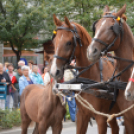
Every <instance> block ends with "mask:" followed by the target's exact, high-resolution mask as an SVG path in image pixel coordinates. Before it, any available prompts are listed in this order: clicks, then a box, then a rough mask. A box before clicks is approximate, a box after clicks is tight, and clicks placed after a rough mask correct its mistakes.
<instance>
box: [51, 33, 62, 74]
mask: <svg viewBox="0 0 134 134" xmlns="http://www.w3.org/2000/svg"><path fill="white" fill-rule="evenodd" d="M62 39H63V34H62V35H61V38H60V40H59V39H58V40H59V43H60V42H61V41H62ZM58 50H59V47H57V50H56V55H58ZM56 61H57V58H54V59H53V62H52V66H51V70H50V72H51V74H52V75H53V76H55V74H56V71H57V69H58V68H57V64H56Z"/></svg>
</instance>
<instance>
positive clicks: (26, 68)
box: [21, 65, 30, 71]
mask: <svg viewBox="0 0 134 134" xmlns="http://www.w3.org/2000/svg"><path fill="white" fill-rule="evenodd" d="M21 70H22V71H24V70H28V71H29V70H30V68H29V66H27V65H24V66H23V67H21Z"/></svg>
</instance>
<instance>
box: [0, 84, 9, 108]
mask: <svg viewBox="0 0 134 134" xmlns="http://www.w3.org/2000/svg"><path fill="white" fill-rule="evenodd" d="M6 93H7V84H6V83H2V82H0V108H1V109H5V108H6Z"/></svg>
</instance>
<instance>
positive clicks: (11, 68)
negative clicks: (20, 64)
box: [7, 63, 14, 73]
mask: <svg viewBox="0 0 134 134" xmlns="http://www.w3.org/2000/svg"><path fill="white" fill-rule="evenodd" d="M7 69H8V72H9V73H13V70H14V67H13V64H12V63H9V64H8V65H7Z"/></svg>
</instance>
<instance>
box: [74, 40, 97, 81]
mask: <svg viewBox="0 0 134 134" xmlns="http://www.w3.org/2000/svg"><path fill="white" fill-rule="evenodd" d="M88 44H90V43H88ZM82 45H83V46H82V47H80V51H79V56H76V66H80V67H85V66H88V65H90V64H92V63H91V62H89V60H88V58H87V47H88V45H85V44H84V43H83V42H82ZM97 65H98V64H95V65H93V67H91V68H90V69H88V70H87V71H86V72H85V73H83V74H82V75H81V77H84V78H90V79H92V80H97V79H98V75H96V74H97V72H98V71H99V70H98V67H97ZM97 70H98V71H97ZM93 74H94V75H93Z"/></svg>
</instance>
